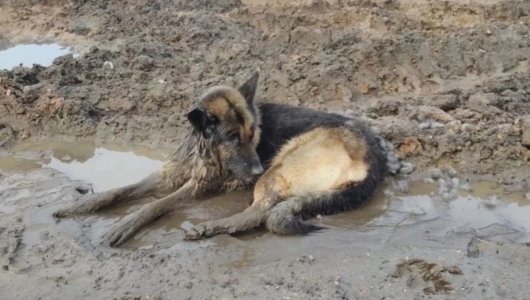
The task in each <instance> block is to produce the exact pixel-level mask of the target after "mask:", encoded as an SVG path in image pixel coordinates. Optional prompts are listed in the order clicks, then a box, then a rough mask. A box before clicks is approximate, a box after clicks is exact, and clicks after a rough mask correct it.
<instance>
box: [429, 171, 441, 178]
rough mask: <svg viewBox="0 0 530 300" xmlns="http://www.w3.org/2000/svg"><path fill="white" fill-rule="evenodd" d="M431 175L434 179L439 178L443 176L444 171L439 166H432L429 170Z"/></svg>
mask: <svg viewBox="0 0 530 300" xmlns="http://www.w3.org/2000/svg"><path fill="white" fill-rule="evenodd" d="M429 177H431V178H432V179H434V180H438V179H440V178H441V177H442V171H440V169H437V168H432V169H431V170H430V171H429Z"/></svg>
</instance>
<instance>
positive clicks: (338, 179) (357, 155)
mask: <svg viewBox="0 0 530 300" xmlns="http://www.w3.org/2000/svg"><path fill="white" fill-rule="evenodd" d="M345 140H349V141H352V140H353V141H354V142H348V143H346V142H345ZM348 150H349V151H348ZM365 153H366V146H365V145H364V143H363V142H362V141H361V140H359V139H358V138H356V137H354V136H352V133H351V132H349V131H347V130H343V129H341V128H317V129H314V130H312V131H310V132H307V133H305V134H303V135H300V136H298V137H296V138H294V139H292V140H291V141H289V142H288V143H287V144H286V145H285V146H283V147H282V148H281V150H280V152H279V153H278V155H277V156H276V157H275V158H274V160H273V162H272V165H271V167H270V168H269V170H268V171H267V172H265V174H263V176H262V177H261V178H260V179H259V180H258V182H257V183H256V192H257V193H254V201H258V202H259V201H260V200H261V199H262V198H266V196H264V195H263V194H260V192H261V193H264V194H265V191H264V189H269V190H271V189H272V190H274V191H275V192H276V191H277V192H278V193H279V194H280V195H281V196H282V197H292V196H299V195H303V194H307V193H318V192H324V191H329V190H333V189H337V188H339V187H341V186H344V185H347V184H351V183H355V182H359V181H362V180H364V178H365V177H366V175H367V174H368V165H367V164H366V162H365V161H364V155H365ZM270 178H273V179H274V185H277V187H274V186H271V183H270V182H269V181H270V180H269V179H270ZM262 185H265V186H266V188H264V187H262Z"/></svg>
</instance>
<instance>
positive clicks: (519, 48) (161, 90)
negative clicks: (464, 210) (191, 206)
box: [0, 0, 530, 299]
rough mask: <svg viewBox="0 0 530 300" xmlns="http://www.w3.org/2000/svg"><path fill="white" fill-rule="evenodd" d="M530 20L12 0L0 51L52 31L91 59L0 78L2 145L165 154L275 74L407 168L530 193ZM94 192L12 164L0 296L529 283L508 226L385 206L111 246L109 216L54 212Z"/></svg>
mask: <svg viewBox="0 0 530 300" xmlns="http://www.w3.org/2000/svg"><path fill="white" fill-rule="evenodd" d="M529 26H530V2H528V1H517V0H511V1H510V0H508V1H494V0H482V1H473V4H470V1H464V0H451V1H443V2H442V1H426V0H384V1H383V0H381V1H370V0H365V1H360V0H359V1H357V0H353V1H331V0H330V1H319V0H314V1H273V0H271V1H267V0H244V1H237V0H220V1H190V0H188V1H185V0H182V1H119V2H118V1H116V2H110V1H98V0H73V1H29V0H26V1H9V0H0V49H3V48H7V47H9V46H12V45H16V44H20V43H32V42H52V41H54V42H59V43H61V44H62V45H65V46H72V47H74V48H75V50H76V52H77V53H79V54H80V56H79V57H76V58H74V56H73V55H68V56H63V57H60V58H58V59H56V60H55V62H54V63H53V64H52V65H51V66H49V67H46V68H44V67H41V66H34V67H33V68H15V69H13V70H9V71H0V146H1V147H2V148H0V156H7V155H10V154H11V153H10V151H11V150H9V149H11V148H10V147H12V146H13V145H16V144H17V143H19V142H21V141H34V142H38V141H42V140H47V139H49V138H51V137H53V138H59V139H63V140H67V141H78V140H95V141H96V143H98V144H107V143H116V144H121V145H128V146H131V147H132V146H133V145H134V146H148V147H151V148H159V149H162V148H163V149H169V150H170V149H171V148H172V146H173V145H175V144H176V143H179V141H180V137H181V131H182V129H183V128H184V126H183V125H184V124H185V123H184V122H185V119H184V116H185V114H184V112H186V111H187V110H188V109H189V107H190V106H191V104H192V102H193V101H194V99H196V98H197V96H198V95H200V94H201V93H202V92H203V91H204V90H205V89H206V88H207V87H209V86H211V85H214V84H221V83H222V84H229V85H235V84H237V83H241V82H242V81H243V80H244V79H245V78H246V76H248V75H249V74H250V73H251V72H252V71H254V70H255V69H256V68H260V70H261V74H262V79H261V82H260V87H259V91H258V94H259V97H260V98H262V99H266V100H268V101H274V102H282V103H290V104H296V105H301V106H308V107H312V108H316V109H320V110H327V111H332V112H339V113H344V114H347V115H350V116H357V117H362V118H364V119H366V120H367V121H368V122H370V123H372V125H374V126H375V127H377V128H378V129H379V131H380V132H381V134H382V135H383V136H384V137H386V138H387V139H389V140H390V141H391V142H392V143H393V144H394V145H395V146H396V150H397V152H398V154H399V155H400V156H402V157H403V158H406V159H407V160H409V161H411V162H412V163H413V164H414V166H415V167H416V169H415V171H414V172H413V173H412V174H411V177H410V178H409V179H407V180H410V179H412V180H416V179H421V178H425V177H427V174H430V175H429V176H431V177H433V176H432V172H433V171H432V170H431V169H432V168H434V167H436V168H441V169H443V168H445V167H447V166H451V167H452V168H453V169H454V170H455V171H454V172H453V170H451V169H449V171H448V173H451V176H450V177H452V178H456V177H458V178H459V180H460V181H461V182H465V181H468V180H470V181H472V182H478V181H484V180H487V181H490V182H497V183H499V184H501V185H502V186H503V187H504V188H505V189H507V190H510V191H518V193H521V194H522V195H524V193H527V192H528V189H529V188H530V182H529V181H530V179H529V178H530V168H529V165H528V161H529V158H530V150H529V148H528V147H530V37H529V34H530V27H529ZM32 155H35V156H38V155H42V153H40V154H39V152H34V153H33V154H32ZM452 173H456V177H455V174H452ZM444 176H445V175H444ZM447 176H449V175H447ZM447 176H446V177H447ZM434 177H439V176H434ZM442 177H443V176H442ZM444 178H445V177H444ZM396 180H400V179H394V181H396ZM433 180H436V178H434V179H433ZM444 180H445V179H444ZM451 180H452V179H451ZM440 182H441V183H440ZM444 182H446V181H443V180H442V181H439V182H438V183H439V184H440V190H439V191H437V193H435V195H434V196H433V199H438V200H439V202H440V205H441V206H442V208H440V211H442V212H443V211H446V209H444V208H443V207H445V206H444V205H447V203H446V202H444V201H445V200H447V199H445V200H444V198H445V197H443V196H444V193H447V186H448V184H446V183H444ZM451 182H452V181H451ZM79 184H80V183H79V182H75V181H72V180H70V179H68V178H67V177H66V176H65V175H63V174H61V173H58V172H56V171H53V170H50V169H37V170H32V171H29V172H7V171H3V172H2V173H1V175H0V201H4V202H5V203H9V207H12V208H14V209H3V210H0V239H1V240H0V258H1V259H3V262H2V266H3V269H2V270H1V271H0V290H1V291H2V293H1V294H0V298H5V299H14V298H20V299H38V298H39V297H40V298H42V299H53V298H58V297H65V298H105V299H106V298H121V297H132V298H134V297H150V298H162V299H166V298H172V299H174V298H179V299H181V298H182V299H186V298H192V299H205V298H209V299H218V298H226V299H231V298H235V297H238V298H253V299H255V298H258V299H264V298H267V299H278V298H283V299H307V298H324V299H413V298H433V299H446V298H449V299H452V298H457V299H463V298H473V299H479V298H480V299H524V298H525V297H526V296H527V294H528V287H527V283H528V280H529V279H530V278H529V276H530V275H529V274H530V267H528V264H527V263H526V262H527V261H528V259H529V258H530V248H529V247H527V246H526V244H524V243H523V242H522V241H526V242H527V240H524V238H521V237H520V236H519V235H520V234H521V232H520V231H518V230H516V229H515V228H513V227H510V226H504V225H498V224H497V225H495V224H490V225H488V226H484V227H483V228H470V227H466V226H463V227H461V226H460V227H459V226H456V225H455V224H456V223H454V220H453V219H451V218H446V217H444V216H445V214H444V213H441V214H440V215H435V216H432V215H431V216H430V217H427V218H422V217H418V213H417V212H414V211H411V210H407V209H405V210H402V209H400V208H397V209H392V207H393V206H392V205H393V204H392V202H390V203H387V204H385V205H386V206H385V207H386V208H390V209H389V211H387V213H385V214H384V215H385V217H384V218H383V219H379V218H376V217H374V218H372V219H370V220H366V223H363V224H355V225H351V226H349V227H348V228H346V229H344V228H342V229H341V228H340V227H339V228H336V229H333V230H331V232H332V234H329V232H328V233H325V232H323V233H318V234H315V235H311V236H308V237H276V236H273V235H270V234H259V235H257V236H252V238H245V237H229V236H222V237H217V238H215V239H212V240H208V241H204V242H199V243H183V242H181V238H182V231H181V230H173V231H169V232H168V233H166V234H165V235H164V238H162V239H159V240H157V243H155V246H153V247H151V248H149V247H147V248H142V249H135V250H126V249H107V248H104V247H101V246H99V245H98V241H97V239H98V236H99V234H100V232H99V230H100V229H101V227H102V226H96V227H95V226H92V225H93V224H94V222H98V221H97V219H98V218H97V217H89V218H86V219H82V220H70V221H68V220H67V221H63V222H61V223H59V224H56V223H55V222H54V221H53V220H52V219H51V217H50V212H51V211H53V209H54V208H56V207H58V206H60V205H63V204H64V203H66V202H68V201H71V199H72V198H74V197H78V194H77V192H76V191H75V187H77V186H78V185H79ZM399 185H400V184H398V186H399ZM401 185H402V184H401ZM392 186H393V183H392V179H390V180H389V183H388V185H387V187H388V189H390V190H391V192H392V188H391V187H392ZM453 188H454V187H453ZM401 189H402V188H401ZM444 189H445V190H444ZM438 194H439V195H438ZM5 203H4V204H3V205H5ZM1 206H2V205H1V203H0V207H1ZM395 211H397V213H395ZM394 214H397V216H396V215H394ZM419 215H422V214H421V213H420V214H419ZM427 215H429V214H427ZM352 216H353V217H359V215H352ZM109 222H112V219H111V220H110V221H108V222H107V223H109ZM107 225H108V224H107ZM453 225H454V226H453ZM332 227H333V226H332ZM153 234H156V231H155V232H154V233H153ZM406 258H409V260H405V261H402V259H406ZM414 259H418V260H414ZM421 259H423V260H424V261H421ZM430 263H434V264H436V265H432V264H430ZM455 266H456V267H457V268H455ZM444 267H445V268H444ZM459 273H462V274H459ZM444 281H447V282H444ZM447 286H451V288H452V289H450V288H446V287H447Z"/></svg>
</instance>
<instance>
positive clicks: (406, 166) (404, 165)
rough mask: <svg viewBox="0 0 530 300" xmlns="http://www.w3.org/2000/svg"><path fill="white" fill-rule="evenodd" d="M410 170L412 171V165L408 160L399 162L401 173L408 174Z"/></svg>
mask: <svg viewBox="0 0 530 300" xmlns="http://www.w3.org/2000/svg"><path fill="white" fill-rule="evenodd" d="M412 171H414V165H412V163H410V162H408V161H404V162H402V163H401V168H400V170H399V172H400V173H401V174H410V173H412Z"/></svg>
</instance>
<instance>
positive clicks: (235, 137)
mask: <svg viewBox="0 0 530 300" xmlns="http://www.w3.org/2000/svg"><path fill="white" fill-rule="evenodd" d="M228 140H229V141H237V140H239V133H232V134H230V135H229V136H228Z"/></svg>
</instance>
